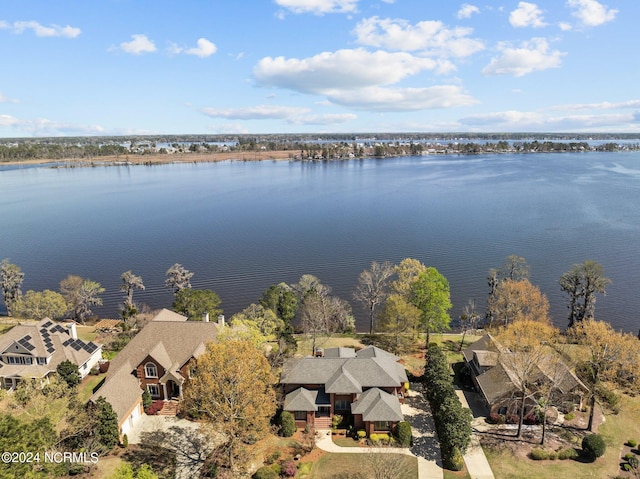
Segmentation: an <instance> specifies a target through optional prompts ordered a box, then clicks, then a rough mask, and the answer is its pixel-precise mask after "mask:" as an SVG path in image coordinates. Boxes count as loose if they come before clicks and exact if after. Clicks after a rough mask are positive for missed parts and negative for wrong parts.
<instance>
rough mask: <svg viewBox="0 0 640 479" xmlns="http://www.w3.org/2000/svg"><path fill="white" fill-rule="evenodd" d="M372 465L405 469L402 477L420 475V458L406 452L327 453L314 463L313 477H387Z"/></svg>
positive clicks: (332, 478)
mask: <svg viewBox="0 0 640 479" xmlns="http://www.w3.org/2000/svg"><path fill="white" fill-rule="evenodd" d="M371 467H374V468H380V469H382V468H385V467H392V468H393V470H396V471H403V472H402V477H403V478H406V479H413V478H416V479H417V477H418V460H417V459H416V458H415V457H412V456H405V455H404V454H383V453H372V454H371V455H369V454H350V453H345V454H342V453H339V454H331V453H329V454H326V455H324V456H323V457H321V458H320V459H319V460H318V461H316V462H315V463H314V464H313V469H312V471H311V478H312V479H334V478H342V477H349V478H352V477H353V478H356V477H357V478H362V479H368V478H370V477H385V476H383V475H380V476H377V475H375V473H373V472H372V471H371V469H370V468H371Z"/></svg>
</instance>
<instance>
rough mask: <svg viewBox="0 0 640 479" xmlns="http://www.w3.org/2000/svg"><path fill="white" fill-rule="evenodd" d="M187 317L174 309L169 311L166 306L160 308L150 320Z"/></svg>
mask: <svg viewBox="0 0 640 479" xmlns="http://www.w3.org/2000/svg"><path fill="white" fill-rule="evenodd" d="M187 319H188V318H187V317H186V316H183V315H181V314H179V313H176V312H175V311H171V310H169V309H166V308H162V309H161V310H160V312H159V313H158V314H156V315H155V316H154V317H153V318H152V319H151V321H178V322H183V321H187Z"/></svg>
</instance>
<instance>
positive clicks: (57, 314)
mask: <svg viewBox="0 0 640 479" xmlns="http://www.w3.org/2000/svg"><path fill="white" fill-rule="evenodd" d="M14 310H15V311H14V313H15V314H16V315H17V316H20V317H22V318H31V319H38V320H40V319H43V318H51V319H58V318H62V317H63V316H64V315H65V313H66V312H67V302H66V301H65V299H64V296H62V295H61V294H60V293H56V292H55V291H50V290H48V289H45V290H44V291H31V290H29V291H27V293H26V294H25V295H23V296H21V297H20V298H19V299H18V301H16V302H15V304H14Z"/></svg>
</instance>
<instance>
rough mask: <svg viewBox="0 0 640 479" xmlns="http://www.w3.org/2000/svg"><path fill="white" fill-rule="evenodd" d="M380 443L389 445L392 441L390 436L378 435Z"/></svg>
mask: <svg viewBox="0 0 640 479" xmlns="http://www.w3.org/2000/svg"><path fill="white" fill-rule="evenodd" d="M378 441H380V442H381V443H382V444H389V441H390V438H389V434H386V433H382V434H378Z"/></svg>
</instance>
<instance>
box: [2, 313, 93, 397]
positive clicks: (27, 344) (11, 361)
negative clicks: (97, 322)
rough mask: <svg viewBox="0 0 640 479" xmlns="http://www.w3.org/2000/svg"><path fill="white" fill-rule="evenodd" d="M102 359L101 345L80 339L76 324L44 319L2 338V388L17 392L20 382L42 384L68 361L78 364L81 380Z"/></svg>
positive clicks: (16, 328)
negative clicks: (32, 380) (28, 380)
mask: <svg viewBox="0 0 640 479" xmlns="http://www.w3.org/2000/svg"><path fill="white" fill-rule="evenodd" d="M100 358H102V345H101V344H96V343H93V342H90V341H89V342H87V341H82V340H81V339H78V335H77V333H76V324H75V323H73V322H71V323H56V322H54V321H51V320H50V319H48V318H45V319H43V320H41V321H38V322H37V323H32V324H18V325H16V326H14V327H13V328H12V329H10V330H9V331H8V332H7V333H5V334H3V335H2V336H0V381H1V384H0V387H1V388H4V389H8V390H10V391H11V390H13V389H15V387H16V385H17V384H18V382H19V381H20V380H23V379H39V380H41V381H42V382H43V383H44V382H46V381H48V376H49V374H51V373H54V372H55V371H56V368H57V367H58V365H59V364H60V363H61V362H64V361H66V360H69V361H71V362H72V363H73V364H77V365H78V370H79V372H80V374H81V376H82V377H85V376H86V375H87V374H89V372H90V371H91V368H93V367H94V366H96V365H97V364H98V361H99V360H100Z"/></svg>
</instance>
